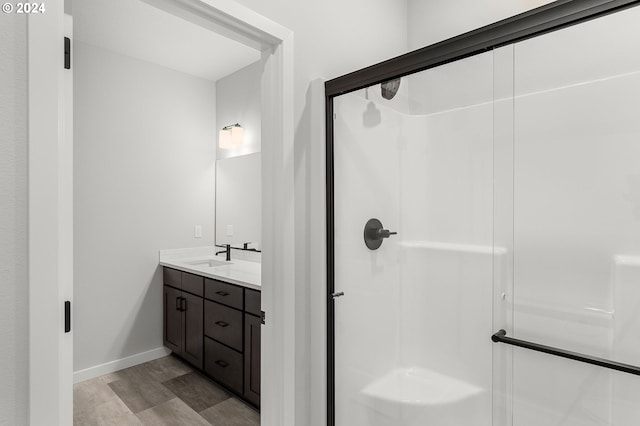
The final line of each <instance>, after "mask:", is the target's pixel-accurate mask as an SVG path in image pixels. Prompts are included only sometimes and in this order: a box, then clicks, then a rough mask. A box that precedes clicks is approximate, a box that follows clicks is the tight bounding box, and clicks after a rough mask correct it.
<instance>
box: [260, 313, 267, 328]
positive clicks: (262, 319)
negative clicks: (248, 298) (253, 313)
mask: <svg viewBox="0 0 640 426" xmlns="http://www.w3.org/2000/svg"><path fill="white" fill-rule="evenodd" d="M265 318H266V314H265V313H264V311H260V324H263V325H264V322H265Z"/></svg>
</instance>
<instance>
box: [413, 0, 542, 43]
mask: <svg viewBox="0 0 640 426" xmlns="http://www.w3.org/2000/svg"><path fill="white" fill-rule="evenodd" d="M547 3H551V0H509V1H501V0H483V1H477V0H457V1H450V0H429V1H425V0H407V32H408V47H409V50H415V49H419V48H421V47H425V46H428V45H430V44H433V43H437V42H439V41H442V40H446V39H448V38H451V37H455V36H457V35H460V34H463V33H466V32H468V31H472V30H475V29H477V28H480V27H483V26H485V25H489V24H492V23H494V22H497V21H500V20H502V19H505V18H508V17H510V16H514V15H517V14H519V13H522V12H525V11H527V10H530V9H533V8H536V7H538V6H542V5H544V4H547Z"/></svg>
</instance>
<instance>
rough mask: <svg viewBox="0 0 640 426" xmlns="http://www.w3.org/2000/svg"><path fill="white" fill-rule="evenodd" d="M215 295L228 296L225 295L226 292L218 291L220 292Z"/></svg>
mask: <svg viewBox="0 0 640 426" xmlns="http://www.w3.org/2000/svg"><path fill="white" fill-rule="evenodd" d="M216 294H219V295H220V296H228V295H229V293H227V292H226V291H223V290H220V291H216Z"/></svg>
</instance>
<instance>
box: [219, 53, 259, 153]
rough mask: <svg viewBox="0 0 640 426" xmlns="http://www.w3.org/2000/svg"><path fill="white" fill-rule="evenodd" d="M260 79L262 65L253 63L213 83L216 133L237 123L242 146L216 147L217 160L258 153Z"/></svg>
mask: <svg viewBox="0 0 640 426" xmlns="http://www.w3.org/2000/svg"><path fill="white" fill-rule="evenodd" d="M261 78H262V64H261V63H260V62H255V63H253V64H251V65H249V66H246V67H244V68H242V69H240V70H238V71H236V72H234V73H233V74H229V75H228V76H226V77H223V78H221V79H220V80H218V81H216V123H218V129H217V130H220V129H222V128H223V127H225V126H229V125H232V124H235V123H239V124H240V125H241V126H242V128H243V129H244V143H243V144H242V146H240V147H237V148H232V149H220V148H217V152H216V158H217V159H218V160H220V159H222V158H229V157H235V156H238V155H246V154H253V153H255V152H260V146H261V138H260V134H261V132H260V125H261V124H260V123H261V121H260V107H261V105H260V80H261ZM216 134H217V133H216ZM216 146H217V145H216Z"/></svg>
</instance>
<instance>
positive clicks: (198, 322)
mask: <svg viewBox="0 0 640 426" xmlns="http://www.w3.org/2000/svg"><path fill="white" fill-rule="evenodd" d="M182 298H183V304H182V309H183V312H182V313H183V315H184V316H183V318H182V319H183V321H184V341H183V343H184V346H183V348H182V357H183V358H184V359H186V360H187V361H189V362H190V363H192V364H193V365H194V366H195V367H197V368H199V369H202V359H203V358H202V352H203V346H204V340H203V339H204V330H203V315H204V310H203V306H204V305H203V299H202V297H198V296H194V295H192V294H189V293H185V292H183V293H182Z"/></svg>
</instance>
